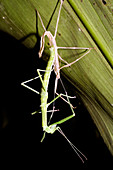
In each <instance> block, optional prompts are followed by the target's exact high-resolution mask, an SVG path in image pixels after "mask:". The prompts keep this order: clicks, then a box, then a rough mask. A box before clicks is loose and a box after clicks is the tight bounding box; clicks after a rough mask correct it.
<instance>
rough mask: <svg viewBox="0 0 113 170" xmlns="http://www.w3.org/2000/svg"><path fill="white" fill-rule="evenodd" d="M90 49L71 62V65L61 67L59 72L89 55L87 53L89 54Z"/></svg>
mask: <svg viewBox="0 0 113 170" xmlns="http://www.w3.org/2000/svg"><path fill="white" fill-rule="evenodd" d="M91 49H92V48H91ZM91 49H90V48H89V49H88V51H87V52H86V53H85V54H83V55H82V56H81V57H79V58H78V59H76V60H74V61H73V62H71V63H69V64H67V65H64V66H62V67H61V68H60V70H61V69H62V68H64V67H69V66H71V65H72V64H74V63H76V62H77V61H79V60H80V59H82V58H83V57H84V56H86V55H87V54H89V52H90V50H91Z"/></svg>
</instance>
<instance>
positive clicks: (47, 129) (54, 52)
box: [21, 0, 91, 162]
mask: <svg viewBox="0 0 113 170" xmlns="http://www.w3.org/2000/svg"><path fill="white" fill-rule="evenodd" d="M63 2H64V0H60V7H59V12H58V17H57V22H56V28H55V33H54V36H53V35H52V33H51V32H50V31H47V30H46V28H45V26H44V23H43V21H42V18H41V16H40V14H39V12H38V11H37V14H38V16H39V19H40V21H41V24H42V27H43V29H44V33H43V35H42V36H41V42H40V51H39V58H41V57H42V53H43V51H44V43H45V36H47V37H48V39H49V44H50V49H49V50H50V58H49V61H48V63H47V67H46V70H40V69H37V73H38V77H35V78H34V79H37V78H40V80H41V83H42V88H41V94H40V95H41V113H42V128H43V131H44V136H43V138H42V141H43V139H44V137H45V133H51V134H53V133H54V132H55V131H56V130H58V131H59V132H60V133H61V134H62V135H63V136H64V137H65V138H66V140H67V141H68V142H69V144H70V145H71V147H72V148H73V149H74V151H75V152H76V153H77V155H78V156H79V157H80V159H81V160H82V162H84V160H83V158H82V157H81V156H80V154H81V155H82V156H83V157H84V158H85V159H87V158H86V157H85V156H84V155H83V154H82V153H81V152H80V151H79V150H78V149H77V148H76V147H75V146H74V145H73V144H72V143H71V142H70V141H69V139H68V138H67V137H66V136H65V134H64V133H63V131H62V130H61V128H60V127H59V126H57V125H59V124H61V123H64V122H66V121H67V120H69V119H71V118H73V117H74V116H75V112H74V109H73V106H72V104H71V103H70V98H73V97H71V96H68V94H67V92H66V90H65V87H64V90H65V94H58V93H57V84H58V80H59V79H60V70H61V69H62V68H64V67H69V66H71V65H72V64H74V63H75V62H77V61H78V60H80V59H81V58H83V57H84V56H86V55H87V54H88V53H89V52H90V50H91V48H84V47H58V46H57V44H56V40H55V39H56V35H57V29H58V23H59V18H60V13H61V8H62V5H63ZM58 49H69V50H76V49H84V50H87V51H86V53H85V54H84V55H82V56H81V57H80V58H79V59H77V60H75V61H73V62H71V63H67V62H66V61H65V60H63V59H62V58H61V57H60V55H59V54H58ZM59 59H60V60H62V61H63V62H65V64H66V65H64V66H62V67H61V68H60V66H59ZM52 70H54V72H55V75H56V80H55V87H54V93H55V94H56V95H57V97H56V98H54V99H53V100H52V101H51V102H50V103H47V100H48V85H49V80H50V76H51V72H52ZM41 71H42V72H43V71H45V73H44V77H43V78H42V75H41V73H40V72H41ZM34 79H30V80H28V81H25V82H23V83H21V85H23V86H24V87H26V88H28V89H30V90H32V91H34V92H35V93H37V94H39V92H37V91H36V90H34V89H33V88H31V87H29V86H28V85H26V83H28V82H30V81H32V80H34ZM59 97H61V98H62V99H63V100H64V101H65V102H67V103H68V104H69V106H70V108H71V111H72V115H70V116H68V117H66V118H64V119H62V120H60V121H58V122H55V123H53V124H51V125H48V121H47V108H48V106H49V105H50V104H51V103H53V102H54V101H55V100H57V99H58V98H59ZM64 97H66V99H65V98H64ZM54 111H55V110H54V108H53V111H52V116H53V113H54ZM52 116H51V117H52ZM49 123H50V121H49Z"/></svg>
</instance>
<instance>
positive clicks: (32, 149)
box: [0, 31, 113, 169]
mask: <svg viewBox="0 0 113 170" xmlns="http://www.w3.org/2000/svg"><path fill="white" fill-rule="evenodd" d="M38 47H39V45H38V43H37V44H36V46H35V47H34V48H33V49H27V48H26V47H25V46H24V45H22V44H21V41H17V40H16V39H14V38H13V37H11V36H10V35H8V34H6V33H4V32H2V31H1V32H0V56H1V57H0V60H1V62H0V64H1V67H0V68H1V81H0V84H1V88H0V90H1V92H0V94H1V95H0V96H1V113H0V141H1V142H0V153H1V157H0V166H1V169H2V168H6V167H7V168H14V169H17V168H26V169H27V168H32V169H34V168H36V169H37V168H41V169H45V168H49V169H53V168H59V169H62V168H70V169H73V168H75V169H76V168H78V169H91V168H95V169H96V168H108V169H110V168H111V167H112V162H113V159H112V156H111V154H110V152H109V151H108V149H107V147H106V145H105V144H104V142H103V139H102V138H101V136H100V134H99V132H98V130H97V128H96V127H95V125H94V123H93V121H92V119H91V117H90V115H89V113H88V112H87V110H86V108H85V107H84V105H83V103H82V102H81V101H80V99H79V97H78V98H77V99H74V101H73V105H75V106H77V109H76V110H75V112H76V117H75V118H73V119H71V120H70V121H67V122H66V123H64V124H62V125H61V126H60V127H61V128H62V130H63V132H64V133H65V134H66V136H67V137H68V138H69V140H71V142H73V144H74V145H75V146H76V147H77V148H78V149H80V151H82V152H83V153H84V154H85V155H86V156H87V158H88V161H85V163H84V164H83V163H82V162H81V160H80V159H79V158H78V156H77V155H76V153H75V152H74V151H73V150H72V148H71V147H70V145H69V144H68V142H67V141H66V140H65V139H64V137H63V136H62V135H61V134H60V133H59V132H55V133H54V134H53V135H49V134H47V135H46V138H45V140H44V141H43V143H41V142H40V140H41V138H42V135H43V132H42V128H41V127H42V125H41V114H36V115H34V116H32V115H31V113H32V112H33V111H35V110H38V109H40V95H37V94H35V93H33V92H31V91H30V90H28V89H26V88H24V87H22V86H21V82H22V81H25V80H28V79H30V78H33V77H35V76H37V72H36V70H37V68H44V69H45V67H46V63H45V62H44V61H43V60H42V59H40V60H39V59H38V50H39V49H38ZM62 79H63V82H64V84H67V86H70V84H69V83H68V82H67V81H66V80H65V79H64V78H63V77H62ZM32 86H35V88H36V89H37V90H40V88H41V83H40V80H37V81H34V83H33V84H32ZM53 88H54V75H52V78H51V83H50V87H49V95H50V100H51V99H52V98H53V96H52V92H53V91H52V90H53ZM70 89H71V87H70ZM58 90H59V89H58ZM60 90H61V89H60ZM58 101H59V102H58V103H57V102H56V103H55V105H56V107H57V108H59V109H60V110H61V112H59V113H58V112H57V113H55V115H57V116H58V118H57V116H56V118H55V119H56V121H57V120H59V119H61V118H64V117H66V112H68V109H69V108H68V106H67V104H66V103H64V102H63V101H61V100H60V99H59V100H58ZM60 113H61V114H60ZM69 114H70V113H69ZM60 115H62V117H61V118H60ZM54 121H55V120H54V119H53V122H54Z"/></svg>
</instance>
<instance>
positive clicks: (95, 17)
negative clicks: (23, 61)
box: [0, 0, 113, 154]
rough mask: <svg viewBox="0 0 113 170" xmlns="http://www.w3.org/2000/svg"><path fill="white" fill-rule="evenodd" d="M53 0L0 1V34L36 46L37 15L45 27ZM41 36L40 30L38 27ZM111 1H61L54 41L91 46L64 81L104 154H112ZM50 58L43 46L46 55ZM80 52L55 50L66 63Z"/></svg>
mask: <svg viewBox="0 0 113 170" xmlns="http://www.w3.org/2000/svg"><path fill="white" fill-rule="evenodd" d="M56 4H57V0H54V1H53V0H52V1H50V0H16V1H8V0H5V1H4V0H1V2H0V10H1V13H0V23H1V24H0V30H3V31H5V32H7V33H9V34H10V35H12V36H14V37H15V38H16V39H18V40H20V39H22V38H23V37H27V36H28V35H32V36H29V37H28V38H27V39H26V40H25V41H23V43H24V44H25V45H26V46H27V47H29V48H33V47H34V46H35V44H36V41H37V39H36V36H34V35H35V34H36V20H37V18H36V11H35V8H36V9H38V11H39V12H40V15H41V17H42V19H43V22H44V25H45V26H47V25H48V22H49V20H50V18H51V15H52V13H53V10H54V9H55V6H56ZM57 14H58V8H57V9H56V11H55V13H54V15H53V17H52V20H51V22H50V25H49V27H48V30H50V31H51V32H52V34H54V30H55V24H56V19H57ZM38 32H39V35H40V36H41V35H42V33H43V28H42V26H41V23H40V21H39V22H38ZM112 37H113V2H112V0H108V1H106V4H105V3H103V1H101V0H100V1H97V0H93V1H92V0H81V1H80V0H77V1H76V0H68V1H66V0H65V1H64V4H63V8H62V12H61V17H60V21H59V27H58V33H57V37H56V41H57V45H58V46H76V47H93V49H92V50H91V52H90V53H89V54H88V55H87V56H85V57H84V58H82V59H81V60H79V61H78V62H76V63H75V64H74V65H72V66H71V68H64V69H62V72H63V74H64V76H65V77H66V78H67V79H68V80H69V81H70V82H71V83H72V84H73V85H74V86H75V87H76V88H77V89H78V94H79V95H80V97H81V99H82V100H83V102H84V104H85V106H86V107H87V109H88V111H89V113H90V115H91V117H92V119H93V120H94V122H95V124H96V126H97V128H98V129H99V131H100V134H101V136H102V137H103V139H104V141H105V143H106V145H107V147H108V149H109V150H110V152H111V153H112V154H113V70H112V68H111V67H112V66H113V38H112ZM46 53H48V50H46V47H45V54H46ZM83 53H84V50H59V54H60V55H61V57H62V58H63V59H65V60H66V61H67V62H72V61H74V60H75V59H76V58H79V57H80V56H81V55H82V54H83Z"/></svg>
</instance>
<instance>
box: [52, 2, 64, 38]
mask: <svg viewBox="0 0 113 170" xmlns="http://www.w3.org/2000/svg"><path fill="white" fill-rule="evenodd" d="M60 1H61V3H60V8H59V12H58V17H57V22H56V28H55V34H54V38H56V34H57V29H58V23H59V18H60V12H61V9H62V4H63V2H64V0H60Z"/></svg>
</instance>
